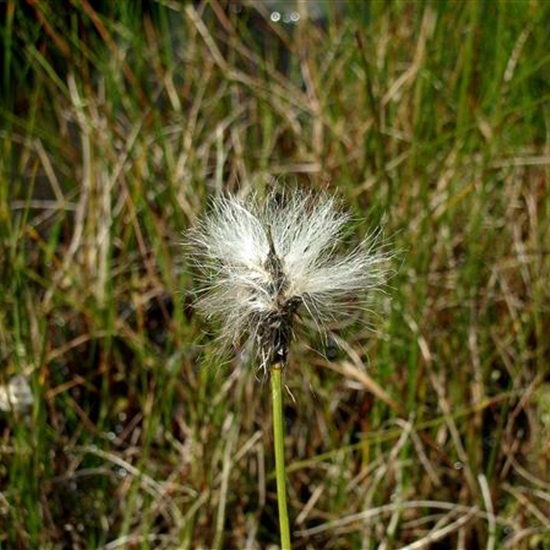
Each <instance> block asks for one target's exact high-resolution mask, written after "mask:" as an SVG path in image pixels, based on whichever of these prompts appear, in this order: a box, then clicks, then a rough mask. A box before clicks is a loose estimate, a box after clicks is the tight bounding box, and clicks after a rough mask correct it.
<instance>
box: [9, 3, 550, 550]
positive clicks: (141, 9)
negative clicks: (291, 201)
mask: <svg viewBox="0 0 550 550" xmlns="http://www.w3.org/2000/svg"><path fill="white" fill-rule="evenodd" d="M0 12H1V28H0V30H1V44H2V54H1V60H0V63H1V71H0V72H1V75H0V78H1V82H2V93H1V94H0V95H1V97H0V104H1V106H0V274H1V284H0V303H1V308H0V360H1V362H0V383H1V384H2V385H3V386H2V387H3V388H4V391H5V388H6V387H7V385H8V384H9V381H10V380H12V378H13V377H14V376H16V375H20V376H24V377H25V378H26V379H27V380H28V382H29V384H30V388H31V391H32V394H33V396H34V404H33V406H32V408H31V409H30V410H28V411H26V412H25V411H23V410H20V411H18V410H15V409H16V407H15V406H12V407H11V408H8V410H6V411H3V412H0V547H1V548H2V549H6V550H18V549H34V548H40V549H44V550H48V549H92V548H101V549H103V550H114V549H153V548H154V549H161V548H165V549H173V548H216V549H221V548H238V549H244V548H247V549H256V548H268V547H270V545H276V544H277V540H278V535H277V509H276V498H275V481H274V477H273V456H272V452H271V428H270V426H271V422H270V408H269V386H268V385H267V384H265V380H261V379H260V380H258V377H257V376H256V372H255V369H254V366H251V365H250V364H248V363H247V361H246V357H242V356H241V355H237V356H235V357H234V358H230V360H228V361H226V362H224V363H221V364H220V363H219V362H217V359H216V357H215V355H214V351H215V350H214V346H213V344H212V334H211V332H210V327H207V326H205V325H204V323H203V322H202V321H201V320H200V319H199V318H197V316H196V315H195V313H194V311H193V307H192V302H191V301H190V299H189V298H188V296H189V294H188V291H190V290H191V289H192V284H193V283H192V274H191V273H190V272H189V269H188V266H187V265H186V263H185V260H184V258H183V257H182V252H181V247H180V242H181V240H182V231H185V229H186V228H187V227H189V226H190V225H192V224H193V223H194V220H195V219H196V217H197V216H198V215H200V213H201V212H202V211H203V209H204V208H205V205H206V204H207V200H208V197H210V196H212V195H213V194H215V193H219V192H222V191H230V192H247V191H250V190H257V191H259V192H262V191H263V190H265V189H266V188H268V187H269V186H270V185H272V182H273V180H282V181H284V182H286V183H287V184H289V185H299V186H301V187H304V188H310V189H320V188H328V189H331V190H333V191H334V192H336V193H338V194H340V195H341V196H342V197H343V198H344V199H345V201H346V202H347V204H348V205H349V206H350V208H352V209H353V210H354V212H355V213H356V215H357V218H359V219H362V218H364V219H365V220H366V221H365V224H364V225H365V230H367V229H368V228H369V227H371V228H372V227H373V226H375V225H376V224H378V223H383V226H384V232H385V234H387V235H389V236H391V244H392V246H395V247H396V249H399V250H401V253H400V255H399V257H398V259H397V260H396V264H397V265H396V267H397V268H398V271H397V274H396V276H395V277H394V278H393V279H392V281H391V288H390V289H389V290H388V295H389V297H391V300H389V299H388V300H383V301H381V303H380V307H379V315H378V316H376V317H375V318H373V319H372V321H371V324H373V325H374V328H375V330H374V331H368V330H364V329H362V330H352V329H349V328H348V330H344V331H340V330H338V327H335V332H334V340H335V341H337V340H339V341H340V343H341V346H340V347H335V346H333V345H331V343H330V342H329V345H328V346H327V345H326V344H325V343H323V341H322V340H321V339H319V338H318V337H317V336H315V334H314V333H313V332H312V334H311V335H309V336H308V337H306V338H304V339H301V340H300V341H297V342H296V343H295V346H294V348H293V353H292V356H291V359H290V365H289V367H288V369H287V371H286V383H287V384H288V387H289V389H290V391H291V392H292V395H293V396H294V400H293V399H291V398H290V396H288V395H287V397H286V409H285V416H286V419H287V441H286V445H287V453H288V454H287V460H288V463H289V464H290V468H289V479H288V484H289V501H290V515H291V523H292V529H293V538H294V545H295V548H304V549H306V548H307V549H322V548H324V549H329V548H338V549H355V548H365V549H379V550H382V549H388V550H389V549H397V548H408V549H414V548H426V549H431V550H436V549H450V548H452V549H457V550H459V549H464V550H476V549H485V548H487V549H490V550H493V549H511V550H520V549H537V550H544V549H549V548H550V520H549V519H548V518H549V517H550V443H549V442H550V366H549V360H550V337H549V334H550V322H549V321H550V315H549V310H550V300H549V294H550V257H549V239H550V232H549V211H548V210H549V196H550V187H549V168H550V107H549V105H550V103H549V100H550V87H549V78H550V50H549V49H548V21H550V4H549V3H547V2H544V1H536V0H530V1H524V2H519V1H518V2H488V1H480V2H477V1H470V2H450V1H441V2H434V1H421V0H419V1H417V2H402V1H391V2H376V1H371V2H360V1H359V2H353V1H348V2H343V1H342V2H322V1H310V2H307V1H299V2H297V3H294V2H229V3H228V2H219V1H213V2H195V3H185V2H177V1H170V0H162V1H161V0H158V1H157V2H154V1H149V2H132V1H121V2H107V1H92V0H72V1H71V2H64V3H61V2H56V1H54V0H43V1H37V0H25V1H23V0H4V1H3V2H1V3H0ZM326 357H330V359H331V361H328V360H327V359H326ZM12 405H13V404H12ZM272 547H273V546H272Z"/></svg>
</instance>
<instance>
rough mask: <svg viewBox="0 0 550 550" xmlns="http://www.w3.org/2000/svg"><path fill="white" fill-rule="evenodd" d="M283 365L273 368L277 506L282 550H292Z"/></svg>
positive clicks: (272, 389)
mask: <svg viewBox="0 0 550 550" xmlns="http://www.w3.org/2000/svg"><path fill="white" fill-rule="evenodd" d="M282 370H283V369H282V365H281V364H280V363H276V364H274V365H272V366H271V369H270V371H271V396H272V402H273V444H274V446H275V476H276V479H277V504H278V506H279V532H280V534H281V550H290V548H291V547H290V527H289V523H288V508H287V502H286V467H285V447H284V425H283V397H282V393H283V392H282V383H281V372H282Z"/></svg>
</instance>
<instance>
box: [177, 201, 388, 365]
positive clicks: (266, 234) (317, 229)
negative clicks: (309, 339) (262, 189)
mask: <svg viewBox="0 0 550 550" xmlns="http://www.w3.org/2000/svg"><path fill="white" fill-rule="evenodd" d="M349 222H350V215H349V214H348V213H347V212H345V211H344V210H342V209H341V208H340V207H339V204H338V200H337V199H336V198H335V197H334V196H331V195H328V194H325V193H319V194H318V195H316V196H314V195H313V194H312V193H302V192H299V191H293V192H288V193H280V194H277V193H272V194H270V195H268V197H267V198H266V199H265V200H264V201H261V200H260V199H259V198H258V197H257V196H252V197H249V198H246V199H240V198H237V197H235V196H222V197H218V198H215V199H214V200H213V201H212V204H211V210H210V212H209V213H208V214H207V215H206V216H204V217H203V218H202V219H201V220H200V221H199V223H198V224H197V225H196V227H194V228H193V229H191V230H190V231H189V232H188V234H187V237H186V240H185V245H186V249H187V251H188V255H189V257H190V258H191V259H192V261H193V262H194V263H195V265H196V267H197V270H198V272H199V273H200V278H201V283H202V284H201V288H200V289H199V291H198V298H197V302H196V305H197V308H198V310H199V311H200V312H201V313H202V314H203V315H205V316H206V317H207V318H209V319H216V320H218V321H219V322H220V324H221V335H220V336H221V339H222V340H223V341H224V342H225V343H234V344H235V343H239V342H242V341H243V340H245V339H252V340H253V341H254V342H256V344H257V345H258V352H259V355H260V358H261V364H262V366H263V367H264V368H265V367H266V366H269V365H270V364H271V363H274V362H282V363H284V361H285V360H286V353H287V351H288V345H289V343H290V339H291V337H292V328H293V321H294V317H295V314H296V313H297V311H298V309H299V308H303V310H305V311H307V312H308V313H309V315H311V317H312V318H313V321H314V322H315V324H316V325H317V326H318V327H320V328H323V327H324V326H325V325H326V323H327V322H328V321H330V320H332V319H334V318H336V317H339V316H342V315H346V314H349V311H350V308H354V307H355V308H356V307H359V308H365V306H366V305H367V304H368V300H369V298H370V291H372V290H373V289H377V288H380V287H381V286H382V285H383V284H384V283H385V281H386V279H387V275H388V260H389V257H390V256H389V254H388V253H387V252H384V251H382V250H381V249H380V248H379V246H378V233H376V234H374V235H370V236H368V237H366V238H365V239H364V240H363V241H362V242H361V243H360V244H358V245H357V246H356V247H355V248H353V249H352V250H351V251H348V252H347V253H342V252H341V249H342V246H343V245H344V239H345V237H346V236H347V234H348V227H349Z"/></svg>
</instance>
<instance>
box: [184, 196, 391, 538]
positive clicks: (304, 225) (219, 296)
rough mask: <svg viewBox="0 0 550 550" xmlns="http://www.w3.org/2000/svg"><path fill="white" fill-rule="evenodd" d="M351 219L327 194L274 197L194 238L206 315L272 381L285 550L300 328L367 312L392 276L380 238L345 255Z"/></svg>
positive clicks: (245, 206)
mask: <svg viewBox="0 0 550 550" xmlns="http://www.w3.org/2000/svg"><path fill="white" fill-rule="evenodd" d="M351 221H352V219H351V216H350V214H349V213H348V212H347V211H345V210H344V209H342V208H341V207H340V205H339V201H338V199H337V198H336V197H335V196H333V195H330V194H328V193H326V192H319V193H318V194H313V192H309V193H305V192H301V191H298V190H294V191H291V192H280V193H279V192H272V193H270V194H269V195H268V196H267V198H266V199H265V200H262V199H261V198H260V197H259V196H257V195H251V196H249V197H246V198H239V197H236V196H229V195H228V196H220V197H217V198H215V199H213V201H212V203H211V209H210V211H209V213H208V214H206V215H205V216H204V217H203V218H202V219H201V220H200V221H199V222H198V224H197V225H196V226H195V227H194V228H193V229H191V230H190V231H189V233H188V235H187V239H186V247H187V249H188V251H189V255H190V257H191V259H192V260H193V262H194V264H195V265H196V267H197V270H198V272H199V273H200V282H201V287H200V289H199V290H198V292H197V301H196V306H197V308H198V310H199V311H200V312H201V313H202V314H203V315H204V316H205V317H206V318H207V319H210V320H213V321H215V322H217V323H218V324H219V326H220V340H221V343H222V344H223V345H224V346H225V347H227V346H228V345H242V344H243V343H246V342H248V343H249V344H250V346H251V347H252V348H253V349H254V351H255V357H256V359H257V364H258V368H259V369H261V370H263V371H264V372H268V373H269V375H270V380H271V389H272V404H273V430H274V446H275V464H276V479H277V498H278V506H279V521H280V535H281V547H282V548H283V549H288V548H290V528H289V522H288V514H287V504H286V485H285V483H286V474H285V462H284V447H283V441H284V431H283V413H282V380H281V375H282V371H283V369H284V367H285V366H286V364H287V357H288V352H289V347H290V343H291V341H292V339H293V336H294V327H295V322H296V320H297V319H298V318H299V317H300V315H301V313H302V312H304V313H306V314H307V315H308V316H309V317H310V318H311V319H312V320H313V322H314V324H315V325H316V326H317V327H318V328H319V329H320V330H321V331H325V330H326V327H327V325H328V324H329V322H330V321H332V320H334V319H336V318H338V317H341V316H344V315H348V314H349V313H350V311H351V310H352V309H353V308H360V309H367V308H368V304H369V302H370V298H371V291H372V290H375V289H378V288H380V287H381V286H382V285H383V283H384V282H385V280H386V278H387V275H388V259H389V256H388V254H387V253H386V252H384V251H383V250H382V248H381V247H380V246H379V242H378V238H377V234H374V235H370V236H367V237H366V238H364V239H363V240H362V241H361V242H360V243H359V244H358V245H357V246H355V247H354V248H352V249H351V250H349V251H347V252H345V253H343V252H342V250H341V249H342V248H343V246H344V244H345V240H346V237H347V235H348V233H349V227H350V222H351Z"/></svg>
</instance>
